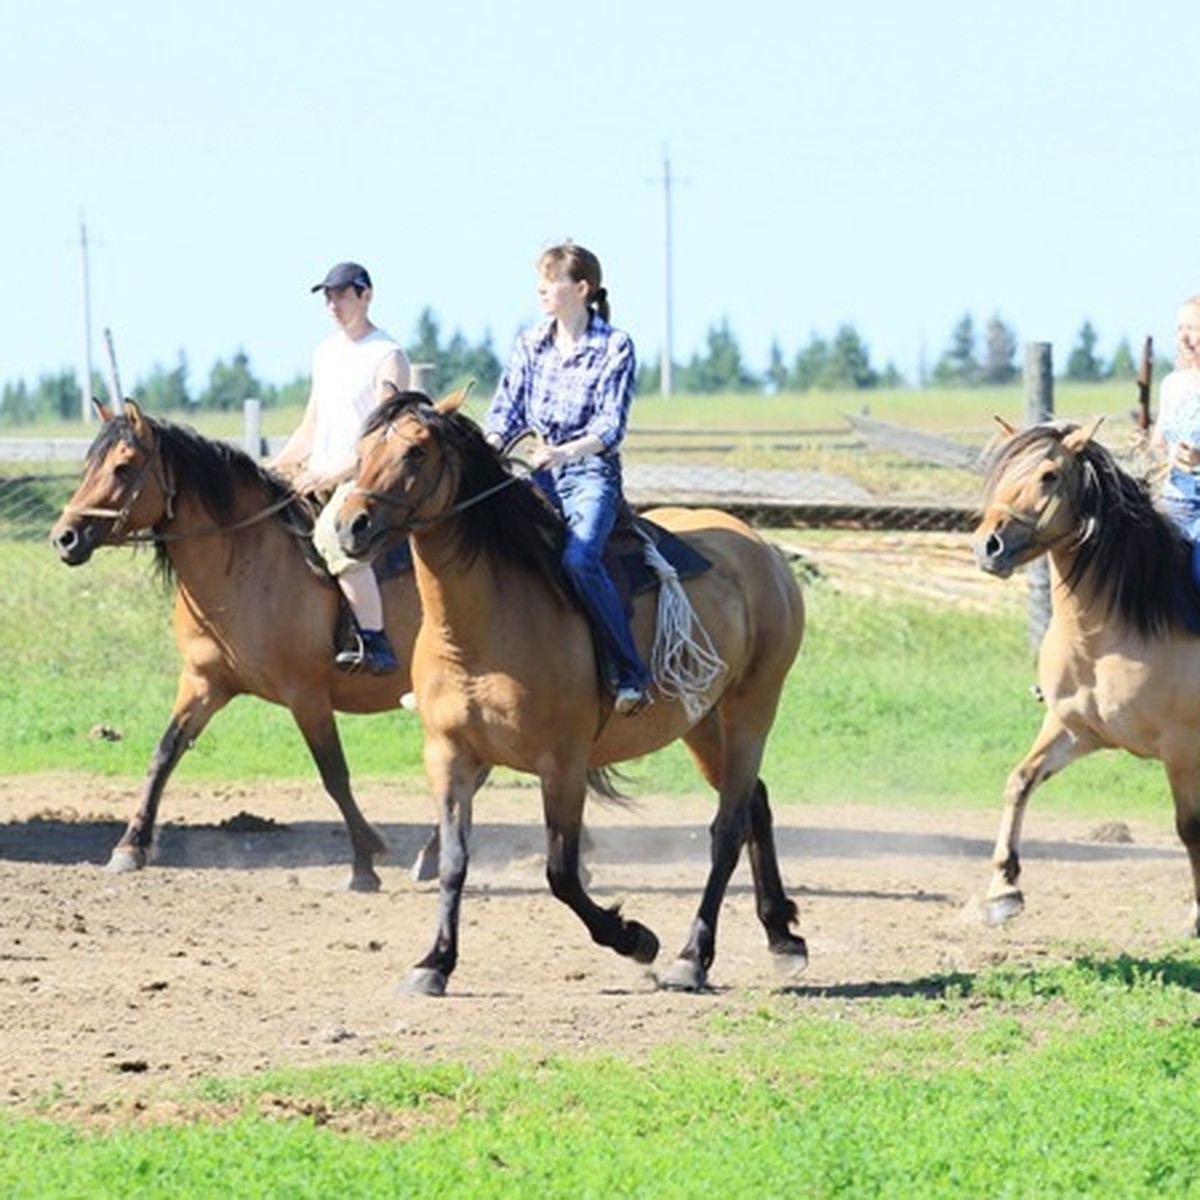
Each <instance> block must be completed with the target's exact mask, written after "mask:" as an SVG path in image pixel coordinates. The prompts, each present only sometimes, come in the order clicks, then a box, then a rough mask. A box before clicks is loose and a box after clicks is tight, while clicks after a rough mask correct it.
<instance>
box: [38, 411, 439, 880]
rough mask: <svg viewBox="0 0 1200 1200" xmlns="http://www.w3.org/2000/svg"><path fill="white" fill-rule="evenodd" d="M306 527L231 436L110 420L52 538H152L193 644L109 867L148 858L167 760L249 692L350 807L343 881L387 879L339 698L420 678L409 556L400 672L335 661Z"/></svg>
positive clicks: (179, 639) (140, 417) (73, 548)
mask: <svg viewBox="0 0 1200 1200" xmlns="http://www.w3.org/2000/svg"><path fill="white" fill-rule="evenodd" d="M310 532H311V519H310V518H309V517H308V515H307V513H306V512H305V511H304V510H303V507H302V505H301V504H300V502H299V501H298V500H297V498H296V497H295V496H294V495H293V493H292V492H291V490H290V489H289V487H288V485H287V484H286V483H285V482H284V481H283V480H282V479H280V478H279V477H277V476H276V475H274V474H273V473H272V472H270V471H268V470H266V469H264V468H263V467H261V466H259V465H258V464H257V463H256V462H255V461H254V460H253V459H252V458H251V457H250V456H249V455H247V454H244V453H243V452H242V451H240V450H238V449H236V448H235V447H233V446H230V445H228V444H226V443H223V442H215V441H210V440H208V439H206V438H203V437H201V436H200V435H199V434H197V433H195V432H194V431H193V430H191V429H188V428H186V427H184V426H178V425H173V424H171V423H169V422H166V421H160V420H155V419H154V418H151V417H148V416H146V415H144V414H143V413H142V412H141V411H140V410H139V409H138V406H137V405H136V404H134V403H128V402H127V404H126V412H125V414H124V415H122V416H117V417H111V418H109V419H106V420H105V422H104V424H103V425H102V426H101V428H100V431H99V433H98V434H97V436H96V439H95V441H94V442H93V443H92V446H91V448H90V449H89V451H88V454H87V461H86V464H85V467H84V475H83V480H82V482H81V483H80V485H79V487H78V488H77V489H76V491H75V494H74V495H73V496H72V497H71V499H70V500H69V501H68V503H67V505H66V507H65V509H64V510H63V513H62V515H61V516H60V518H59V520H58V521H57V523H56V524H55V526H54V529H53V531H52V532H51V535H50V536H51V541H52V542H53V544H54V546H55V548H56V549H57V550H58V553H59V556H60V557H61V558H62V560H63V562H65V563H67V564H69V565H71V566H77V565H79V564H80V563H85V562H87V561H88V559H89V558H90V557H91V555H92V552H93V551H94V550H95V549H96V547H97V546H101V545H122V544H127V543H130V542H138V541H149V542H151V543H153V546H154V553H155V556H156V561H157V565H158V567H159V568H160V570H161V572H162V573H163V575H164V577H165V578H166V579H168V580H174V583H175V640H176V644H177V645H178V647H179V652H180V655H181V657H182V659H183V669H182V671H181V672H180V675H179V683H178V686H177V689H176V696H175V707H174V710H173V712H172V714H171V720H170V722H169V724H168V725H167V728H166V731H165V732H164V733H163V735H162V737H161V738H160V740H159V742H158V746H157V748H156V749H155V751H154V754H153V756H152V758H151V760H150V764H149V769H148V773H147V776H146V780H145V784H144V787H143V791H142V797H141V802H140V804H139V806H138V810H137V812H136V814H135V815H134V817H133V818H132V819H131V820H130V822H129V825H128V827H127V828H126V829H125V831H124V833H123V834H122V836H121V839H120V841H118V843H117V845H116V847H115V848H114V850H113V853H112V857H111V860H110V862H109V868H110V869H111V870H114V871H129V870H136V869H138V868H140V867H142V866H144V865H145V862H146V859H147V855H148V853H149V850H150V848H151V845H152V843H153V838H154V824H155V820H156V817H157V813H158V804H159V799H160V797H161V796H162V792H163V789H164V787H165V786H166V783H167V780H168V778H169V777H170V775H171V772H172V771H173V770H174V768H175V766H176V764H177V763H178V762H179V760H180V758H181V757H182V756H183V754H184V752H185V751H186V750H187V749H188V748H189V747H190V746H191V745H192V744H193V743H194V742H195V741H196V739H197V738H198V737H199V736H200V734H201V733H202V732H203V730H204V728H205V726H206V725H207V724H208V722H209V721H210V720H211V719H212V717H213V716H214V714H216V713H217V712H218V711H219V710H220V709H222V708H223V707H224V706H225V705H226V704H228V703H229V701H230V700H231V699H233V697H234V696H237V695H239V694H249V695H254V696H259V697H261V698H262V699H264V700H269V701H271V702H272V703H274V704H281V705H283V706H284V707H285V708H287V709H288V710H289V711H290V712H291V714H292V717H293V718H294V720H295V722H296V725H297V726H298V727H299V729H300V732H301V734H302V735H303V736H304V740H305V742H306V743H307V745H308V748H309V751H310V752H311V754H312V757H313V759H314V761H315V762H316V764H317V769H318V770H319V771H320V773H321V780H322V782H323V783H324V785H325V790H326V791H327V792H328V793H329V795H330V796H331V797H332V798H333V800H334V802H335V803H336V804H337V806H338V808H339V809H340V810H341V813H342V817H343V818H344V820H345V822H346V828H347V830H348V831H349V834H350V841H351V845H352V847H353V868H352V875H351V878H350V884H349V886H350V888H351V889H352V890H354V891H375V890H377V889H378V887H379V877H378V875H377V874H376V873H375V868H374V865H373V858H374V856H375V855H376V854H379V853H381V852H382V851H383V850H384V843H383V841H382V839H381V838H380V837H379V835H378V834H377V833H376V832H375V830H373V829H372V828H371V826H370V825H369V824H368V823H367V821H366V819H365V818H364V817H363V815H362V813H361V812H360V811H359V808H358V805H357V803H356V802H355V799H354V795H353V793H352V791H351V789H350V773H349V770H348V768H347V766H346V759H345V755H344V753H343V751H342V745H341V741H340V739H339V737H338V730H337V724H336V721H335V718H334V711H335V710H339V711H342V712H352V713H375V712H384V711H387V710H389V709H396V708H398V706H399V701H400V696H401V694H402V693H403V692H405V691H407V690H408V688H409V686H410V684H409V677H408V661H409V656H410V652H411V647H412V640H413V637H414V635H415V633H416V629H417V625H418V622H419V618H420V611H419V606H418V600H417V592H416V587H415V586H414V583H413V578H412V572H411V571H405V572H404V573H403V574H401V575H399V576H398V577H396V578H395V579H392V580H390V581H389V582H387V583H386V584H385V585H384V587H383V596H384V603H385V606H386V619H387V628H388V630H389V631H390V634H391V637H392V640H393V642H394V643H395V647H396V654H397V657H398V658H399V660H400V663H401V668H400V670H399V671H398V672H396V673H395V674H392V675H385V676H374V675H367V674H346V673H345V672H343V671H340V670H338V669H337V668H336V667H335V665H334V661H333V659H334V645H333V639H334V631H335V627H336V623H337V619H338V606H339V598H338V596H339V594H338V589H337V587H336V586H335V585H334V584H333V583H332V582H331V581H330V580H329V579H328V578H327V577H324V576H322V575H320V574H318V572H317V571H315V570H314V569H313V568H312V567H311V566H310V565H309V564H308V563H307V562H306V561H305V556H304V554H303V553H302V548H301V539H302V538H304V537H305V536H307V534H308V533H310Z"/></svg>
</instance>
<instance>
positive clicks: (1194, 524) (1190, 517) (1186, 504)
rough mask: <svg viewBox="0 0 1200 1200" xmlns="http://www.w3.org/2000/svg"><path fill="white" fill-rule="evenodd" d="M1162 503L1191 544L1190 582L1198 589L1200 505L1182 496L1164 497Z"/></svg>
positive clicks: (1199, 585)
mask: <svg viewBox="0 0 1200 1200" xmlns="http://www.w3.org/2000/svg"><path fill="white" fill-rule="evenodd" d="M1164 502H1165V506H1166V509H1167V512H1168V514H1169V515H1170V517H1171V519H1172V520H1173V521H1174V522H1175V524H1176V525H1178V526H1179V528H1180V530H1181V531H1182V532H1183V536H1184V537H1185V538H1187V540H1188V541H1189V542H1191V544H1192V582H1193V583H1194V584H1195V585H1196V587H1197V588H1200V504H1198V503H1197V502H1196V501H1193V500H1186V499H1184V498H1183V497H1182V496H1166V497H1165V498H1164Z"/></svg>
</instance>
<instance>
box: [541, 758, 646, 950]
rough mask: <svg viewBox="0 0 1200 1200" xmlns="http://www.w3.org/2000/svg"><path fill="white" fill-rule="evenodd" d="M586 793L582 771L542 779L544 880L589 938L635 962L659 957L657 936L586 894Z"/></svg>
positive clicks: (617, 908)
mask: <svg viewBox="0 0 1200 1200" xmlns="http://www.w3.org/2000/svg"><path fill="white" fill-rule="evenodd" d="M586 794H587V788H586V784H585V782H584V778H583V775H582V773H581V774H580V778H579V779H578V781H577V783H576V782H572V783H569V784H562V785H559V784H554V783H550V782H549V781H547V779H546V778H545V777H543V779H542V808H543V812H544V815H545V821H546V882H547V883H548V884H549V885H550V891H551V892H552V893H553V895H554V897H555V899H557V900H561V901H562V902H563V903H564V904H565V905H566V906H567V907H568V908H569V909H570V910H571V911H572V912H573V913H574V914H575V915H576V916H577V917H578V918H579V919H580V920H581V921H582V922H583V923H584V925H585V926H586V927H587V931H588V933H590V934H591V936H592V941H594V942H596V943H597V944H598V945H601V946H609V947H611V948H612V949H613V950H615V951H616V952H617V953H618V954H623V955H625V956H626V957H627V958H632V959H633V960H634V962H639V963H652V962H653V961H654V960H655V958H657V957H658V938H657V937H655V935H654V933H653V932H652V931H651V930H649V929H647V928H646V926H645V925H642V924H641V923H640V922H638V921H627V920H625V918H624V917H622V916H621V909H620V906H614V907H612V908H602V907H601V906H600V905H598V904H596V903H595V901H593V900H592V899H591V897H590V896H588V894H587V891H586V890H585V888H584V884H583V879H582V877H581V871H580V861H579V851H580V841H581V838H582V835H583V804H584V798H585V796H586Z"/></svg>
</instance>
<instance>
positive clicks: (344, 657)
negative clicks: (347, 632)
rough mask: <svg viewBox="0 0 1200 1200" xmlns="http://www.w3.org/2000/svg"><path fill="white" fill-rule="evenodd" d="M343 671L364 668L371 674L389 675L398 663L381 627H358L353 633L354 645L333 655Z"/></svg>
mask: <svg viewBox="0 0 1200 1200" xmlns="http://www.w3.org/2000/svg"><path fill="white" fill-rule="evenodd" d="M333 661H334V662H335V663H337V665H338V666H339V667H340V668H341V669H342V670H343V671H358V670H363V669H365V670H366V671H368V672H369V673H370V674H372V675H389V674H391V672H392V671H395V670H396V669H397V668H398V667H399V666H400V664H399V663H398V662H397V661H396V654H395V651H394V650H393V649H392V643H391V642H390V641H388V636H387V634H386V633H384V632H383V630H382V629H360V630H358V632H357V633H356V634H355V635H354V645H353V647H351V649H349V650H342V651H340V652H339V653H338V654H337V655H335V656H334V660H333Z"/></svg>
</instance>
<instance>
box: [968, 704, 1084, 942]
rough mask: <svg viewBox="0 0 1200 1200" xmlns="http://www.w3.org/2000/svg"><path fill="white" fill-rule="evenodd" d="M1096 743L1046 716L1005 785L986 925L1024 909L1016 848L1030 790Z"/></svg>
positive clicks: (987, 901)
mask: <svg viewBox="0 0 1200 1200" xmlns="http://www.w3.org/2000/svg"><path fill="white" fill-rule="evenodd" d="M1098 746H1099V743H1098V742H1096V741H1094V740H1093V739H1091V738H1084V737H1080V736H1078V735H1076V734H1074V733H1072V732H1071V731H1070V730H1069V729H1067V727H1066V726H1065V725H1064V724H1063V723H1062V722H1061V721H1060V720H1059V718H1058V717H1056V716H1055V715H1054V713H1053V712H1049V713H1047V714H1046V716H1045V717H1044V718H1043V720H1042V727H1041V729H1040V730H1039V731H1038V735H1037V737H1036V738H1035V739H1034V742H1033V745H1032V746H1031V747H1030V750H1029V753H1028V754H1026V755H1025V757H1024V758H1023V759H1022V760H1021V761H1020V763H1018V764H1017V766H1016V768H1015V769H1014V770H1013V771H1012V773H1011V774H1010V775H1009V777H1008V780H1007V782H1006V783H1005V785H1004V810H1003V812H1002V813H1001V816H1000V828H999V830H998V831H997V834H996V844H995V847H994V848H993V850H992V868H993V870H992V878H991V881H990V883H989V884H988V890H987V894H986V896H985V898H984V905H983V915H984V919H985V920H986V921H987V923H988V924H989V925H999V924H1001V923H1002V922H1004V921H1007V920H1010V919H1011V918H1013V917H1015V916H1016V915H1017V914H1018V913H1019V912H1020V911H1021V910H1022V909H1023V908H1024V907H1025V897H1024V895H1022V893H1021V889H1020V887H1019V886H1018V880H1019V879H1020V877H1021V856H1020V851H1019V848H1018V847H1019V844H1020V839H1021V825H1022V823H1023V821H1024V819H1025V806H1026V805H1027V804H1028V802H1029V797H1030V795H1031V794H1032V793H1033V790H1034V788H1036V787H1037V786H1038V785H1039V784H1041V783H1043V782H1045V780H1047V779H1049V778H1050V776H1051V775H1054V774H1056V773H1057V772H1059V771H1061V770H1062V769H1063V768H1064V767H1066V766H1068V765H1069V764H1070V763H1072V762H1073V761H1074V760H1075V759H1077V758H1082V757H1083V756H1084V755H1085V754H1089V753H1091V751H1093V750H1095V749H1097V748H1098Z"/></svg>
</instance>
